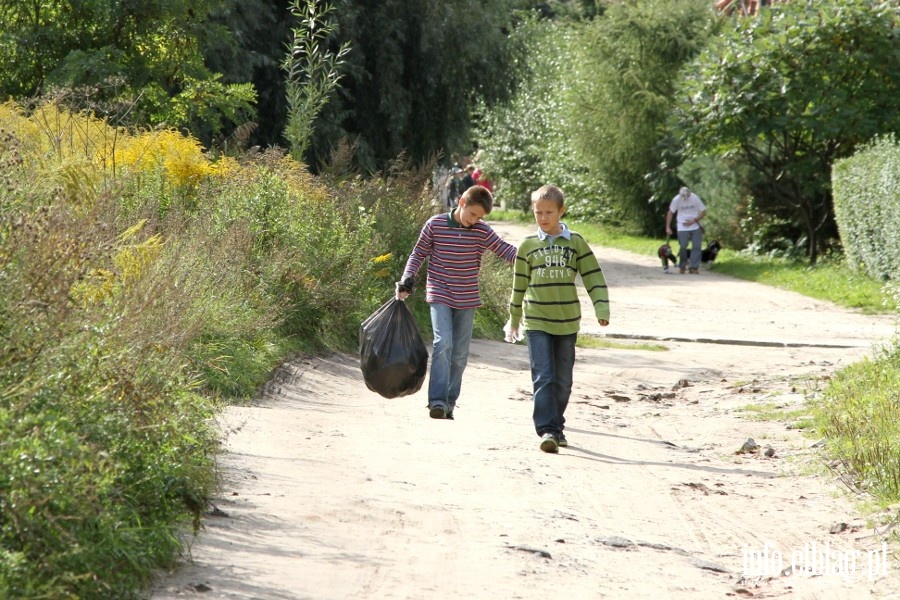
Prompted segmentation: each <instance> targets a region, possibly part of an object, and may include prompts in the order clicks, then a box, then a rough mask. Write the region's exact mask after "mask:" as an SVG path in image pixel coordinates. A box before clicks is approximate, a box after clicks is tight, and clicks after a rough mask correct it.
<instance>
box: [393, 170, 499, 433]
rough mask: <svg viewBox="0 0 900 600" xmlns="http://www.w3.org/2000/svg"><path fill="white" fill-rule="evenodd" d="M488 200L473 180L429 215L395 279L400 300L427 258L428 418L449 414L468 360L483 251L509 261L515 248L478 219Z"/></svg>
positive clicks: (489, 203)
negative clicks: (449, 204) (447, 207)
mask: <svg viewBox="0 0 900 600" xmlns="http://www.w3.org/2000/svg"><path fill="white" fill-rule="evenodd" d="M493 205H494V198H493V196H492V195H491V192H490V191H488V190H487V188H485V187H483V186H480V185H475V186H472V187H470V188H469V189H467V190H466V191H465V192H463V195H462V196H460V198H459V201H458V204H457V206H456V207H455V208H454V209H453V210H452V211H450V212H449V213H443V214H439V215H435V216H433V217H431V218H430V219H428V221H427V222H426V223H425V225H424V226H423V227H422V231H421V233H420V234H419V239H418V241H417V242H416V245H415V246H414V247H413V250H412V253H411V254H410V255H409V259H408V260H407V261H406V268H405V269H404V270H403V277H402V278H401V279H400V281H398V282H397V291H396V297H397V298H398V299H400V300H405V299H406V297H407V296H408V295H409V294H410V293H411V292H412V289H413V285H414V283H415V278H416V274H418V272H419V269H420V268H421V267H422V265H423V264H424V263H425V260H426V259H427V260H428V269H427V278H426V283H425V301H426V302H428V304H429V305H430V307H431V328H432V333H433V337H434V341H433V343H432V352H431V371H430V376H429V382H428V413H429V415H430V416H431V418H432V419H452V418H453V411H454V409H455V408H456V401H457V399H458V398H459V393H460V389H461V387H462V375H463V371H465V369H466V363H467V362H468V360H469V342H470V341H471V340H472V328H473V326H474V324H475V309H476V308H478V307H479V306H481V294H480V292H479V287H478V275H479V272H480V271H481V258H482V256H483V255H484V253H485V251H488V250H489V251H491V252H493V253H494V254H496V255H497V256H499V257H500V258H502V259H503V260H505V261H506V262H508V263H512V262H513V261H515V259H516V247H515V246H513V245H511V244H508V243H506V242H504V241H503V240H502V239H501V238H500V236H498V235H497V234H496V232H495V231H494V230H493V229H492V228H491V226H490V225H488V224H487V223H485V222H484V221H482V218H483V217H484V216H485V215H487V214H489V213H490V212H491V209H492V208H493Z"/></svg>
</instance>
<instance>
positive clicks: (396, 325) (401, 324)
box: [359, 298, 428, 398]
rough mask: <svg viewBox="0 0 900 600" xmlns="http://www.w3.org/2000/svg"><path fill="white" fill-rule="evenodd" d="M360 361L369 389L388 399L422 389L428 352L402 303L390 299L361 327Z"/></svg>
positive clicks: (413, 320)
mask: <svg viewBox="0 0 900 600" xmlns="http://www.w3.org/2000/svg"><path fill="white" fill-rule="evenodd" d="M359 359H360V360H359V362H360V367H361V368H362V372H363V378H364V379H365V381H366V387H368V388H369V389H370V390H372V391H373V392H376V393H378V394H380V395H382V396H384V397H385V398H397V397H400V396H407V395H409V394H415V393H416V392H418V391H419V388H421V387H422V382H424V381H425V374H426V372H427V371H428V350H427V349H426V348H425V342H424V341H423V340H422V335H421V334H420V333H419V328H418V327H416V321H415V319H414V318H413V316H412V313H410V312H409V309H408V308H406V304H404V303H403V301H402V300H397V299H396V298H392V299H390V300H388V301H387V302H385V303H384V304H382V305H381V307H380V308H379V309H378V310H376V311H375V312H374V313H372V314H371V315H370V316H369V318H367V319H366V320H365V321H363V322H362V324H361V325H360V326H359Z"/></svg>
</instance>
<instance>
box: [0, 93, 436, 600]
mask: <svg viewBox="0 0 900 600" xmlns="http://www.w3.org/2000/svg"><path fill="white" fill-rule="evenodd" d="M0 140H2V142H3V143H2V145H0V337H2V340H0V341H2V343H0V597H3V598H78V599H90V598H117V599H118V598H127V597H131V596H137V595H139V590H140V589H141V588H142V587H144V586H146V584H147V583H148V581H149V580H150V578H151V576H152V573H153V572H154V570H155V569H158V568H160V567H161V566H164V565H166V564H169V563H171V562H172V561H173V560H174V559H175V558H176V557H177V556H178V554H179V552H180V550H181V548H182V539H181V535H180V532H181V531H183V527H184V526H185V525H188V526H190V525H191V524H193V525H195V526H196V524H197V523H198V522H199V518H200V516H201V515H202V514H203V512H204V510H205V507H206V499H207V498H208V496H209V495H210V493H212V491H213V490H214V489H215V485H216V472H215V468H214V456H215V453H216V452H217V449H218V432H217V431H216V428H215V418H216V414H217V412H218V410H219V409H220V408H221V406H222V405H223V402H227V401H230V400H231V399H243V398H248V397H252V396H253V395H254V394H255V393H256V391H257V390H258V389H259V387H260V386H261V385H262V384H263V383H264V382H265V379H266V377H267V375H268V373H270V372H271V370H272V368H273V367H274V366H276V365H277V364H278V363H279V362H280V361H282V360H284V359H285V357H286V355H287V354H288V353H289V352H291V351H297V350H319V349H339V350H354V349H355V343H356V336H357V332H358V326H359V323H360V322H361V321H362V319H363V318H364V317H365V316H367V315H368V313H370V312H371V311H372V310H373V309H374V308H375V307H376V306H377V305H379V304H380V303H382V302H383V301H384V299H385V298H386V297H387V296H389V295H390V294H391V293H393V282H394V281H395V280H396V279H397V277H399V275H400V271H401V270H402V267H403V263H404V262H405V260H406V254H407V253H408V252H409V249H411V248H412V245H413V243H414V242H415V239H416V236H417V234H418V230H419V228H420V227H421V225H422V223H423V222H424V220H425V218H427V216H428V215H430V213H431V210H432V207H431V204H430V199H429V191H428V188H427V186H426V182H427V181H428V180H429V177H428V174H429V170H428V168H427V166H426V167H423V168H421V169H415V168H413V167H411V166H410V165H406V164H402V163H398V165H397V167H396V168H395V169H394V170H392V171H391V172H388V173H385V174H384V175H383V176H381V177H374V178H358V177H355V176H352V175H342V176H337V175H329V176H328V177H327V178H322V179H317V178H314V177H312V176H311V175H310V174H309V173H308V172H307V171H306V169H305V168H304V167H303V165H300V164H299V163H297V162H296V161H294V160H293V159H292V158H290V157H289V156H287V155H286V154H285V153H284V152H281V151H277V150H270V151H266V152H262V153H254V154H250V155H247V156H245V157H243V158H241V159H240V160H235V159H221V160H213V159H212V158H211V157H209V156H207V155H206V154H204V153H203V151H202V149H201V148H200V147H199V145H198V144H197V143H196V141H195V140H191V139H190V138H186V137H184V136H182V135H180V134H178V133H177V132H172V131H168V132H161V131H152V132H135V131H124V130H121V129H116V128H112V127H109V126H107V125H106V124H105V123H103V122H102V121H98V120H95V119H92V118H90V117H86V116H82V115H77V114H71V113H67V112H65V111H64V110H61V109H58V108H57V107H54V106H52V105H48V106H43V107H39V108H37V109H35V110H34V111H33V112H31V113H26V112H25V111H23V110H21V109H19V108H18V107H16V106H13V105H9V104H6V105H0Z"/></svg>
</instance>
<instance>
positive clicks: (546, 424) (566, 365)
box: [525, 330, 578, 435]
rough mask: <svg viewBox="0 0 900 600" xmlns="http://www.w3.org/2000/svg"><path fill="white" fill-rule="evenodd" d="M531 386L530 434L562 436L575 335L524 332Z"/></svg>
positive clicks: (570, 390) (573, 360) (576, 335)
mask: <svg viewBox="0 0 900 600" xmlns="http://www.w3.org/2000/svg"><path fill="white" fill-rule="evenodd" d="M525 334H526V335H527V336H528V356H529V357H530V359H531V383H532V387H533V390H534V414H533V416H532V418H533V419H534V430H535V431H536V432H537V434H538V435H544V434H545V433H552V434H554V435H559V434H561V433H562V432H563V426H564V425H565V424H566V418H565V417H564V416H563V413H565V412H566V407H567V406H568V405H569V396H570V395H571V394H572V370H573V369H574V368H575V338H577V337H578V334H575V333H573V334H570V335H551V334H549V333H546V332H543V331H533V330H527V331H526V332H525Z"/></svg>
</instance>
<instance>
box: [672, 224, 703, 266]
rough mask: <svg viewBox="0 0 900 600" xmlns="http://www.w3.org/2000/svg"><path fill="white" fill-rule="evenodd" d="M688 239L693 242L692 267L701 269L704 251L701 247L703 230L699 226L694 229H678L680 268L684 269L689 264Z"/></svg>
mask: <svg viewBox="0 0 900 600" xmlns="http://www.w3.org/2000/svg"><path fill="white" fill-rule="evenodd" d="M688 240H690V242H691V268H692V269H699V268H700V257H701V256H702V252H703V251H702V249H701V247H700V245H701V244H702V243H703V230H702V229H700V228H699V227H698V228H697V229H694V230H693V231H681V230H679V231H678V246H679V248H678V268H679V269H684V268H685V265H686V264H687V245H688Z"/></svg>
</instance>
